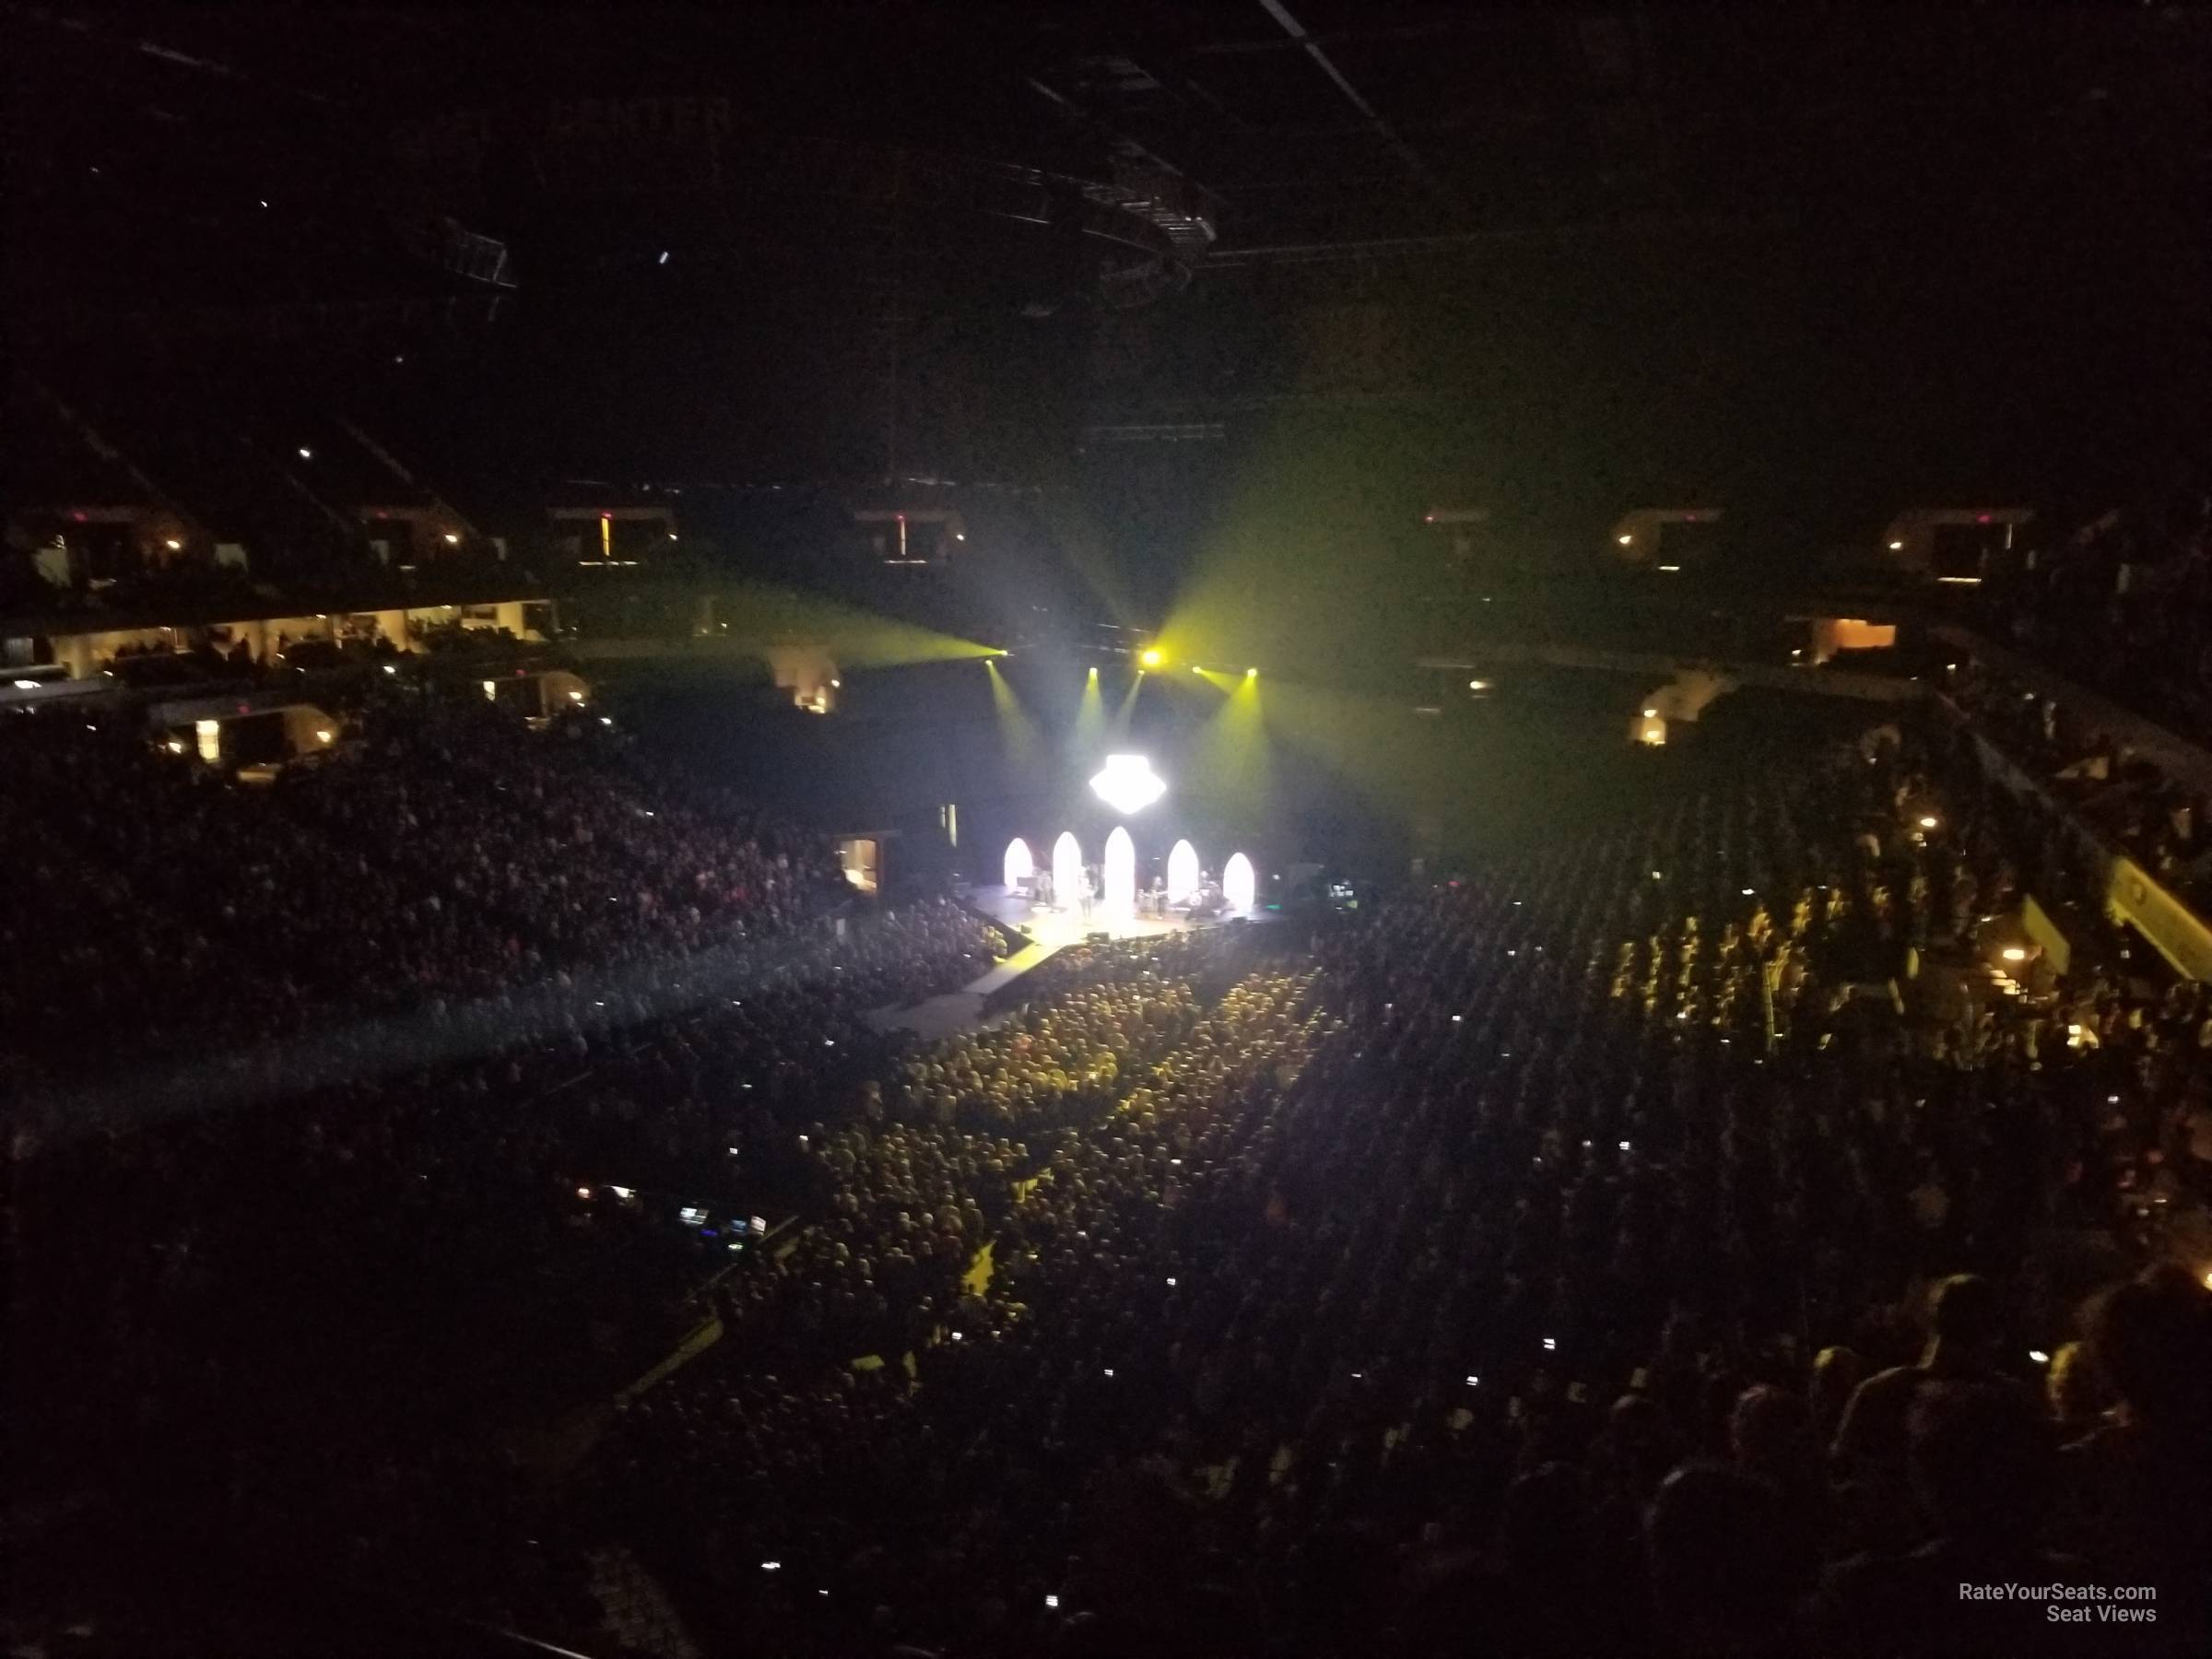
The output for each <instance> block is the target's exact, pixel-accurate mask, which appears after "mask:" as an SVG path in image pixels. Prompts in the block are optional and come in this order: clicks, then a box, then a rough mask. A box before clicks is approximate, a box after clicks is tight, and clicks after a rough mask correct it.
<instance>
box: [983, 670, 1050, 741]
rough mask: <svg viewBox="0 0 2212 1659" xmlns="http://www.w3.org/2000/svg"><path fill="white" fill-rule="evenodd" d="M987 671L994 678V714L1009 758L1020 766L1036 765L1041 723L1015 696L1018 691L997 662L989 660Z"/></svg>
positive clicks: (992, 693) (992, 710) (992, 707)
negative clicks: (1008, 682)
mask: <svg viewBox="0 0 2212 1659" xmlns="http://www.w3.org/2000/svg"><path fill="white" fill-rule="evenodd" d="M983 672H984V674H985V675H987V676H989V677H990V680H991V712H993V713H994V714H995V715H997V716H998V730H999V735H1000V736H1002V737H1004V738H1005V739H1006V756H1007V758H1008V759H1011V760H1012V761H1013V762H1014V763H1015V764H1016V765H1017V766H1024V767H1026V766H1030V765H1032V764H1033V763H1034V762H1035V761H1036V759H1037V747H1038V738H1037V723H1036V722H1035V721H1033V720H1031V719H1030V716H1029V712H1028V711H1027V710H1025V709H1024V708H1023V707H1022V706H1021V700H1020V699H1019V698H1018V697H1017V696H1015V695H1014V688H1013V687H1012V686H1010V685H1008V684H1007V683H1006V676H1005V675H1003V674H1001V673H1000V672H999V671H998V664H997V662H996V661H995V660H994V659H993V658H991V657H985V658H984V659H983Z"/></svg>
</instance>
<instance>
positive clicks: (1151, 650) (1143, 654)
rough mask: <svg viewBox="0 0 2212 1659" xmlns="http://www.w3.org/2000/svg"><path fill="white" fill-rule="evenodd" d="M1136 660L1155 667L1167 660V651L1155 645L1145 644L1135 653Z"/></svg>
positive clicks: (1148, 666)
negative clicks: (1143, 647)
mask: <svg viewBox="0 0 2212 1659" xmlns="http://www.w3.org/2000/svg"><path fill="white" fill-rule="evenodd" d="M1136 660H1137V662H1138V663H1139V664H1141V665H1143V666H1145V667H1147V668H1157V667H1159V665H1161V664H1162V663H1164V662H1166V661H1167V660H1168V656H1167V653H1166V652H1164V651H1162V650H1160V648H1159V646H1157V645H1147V647H1146V648H1145V649H1144V650H1142V651H1140V652H1138V653H1136Z"/></svg>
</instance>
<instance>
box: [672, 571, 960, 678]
mask: <svg viewBox="0 0 2212 1659" xmlns="http://www.w3.org/2000/svg"><path fill="white" fill-rule="evenodd" d="M712 618H713V624H712V628H711V629H710V630H709V633H710V637H712V638H714V639H718V640H723V641H727V642H728V643H729V644H730V645H732V646H734V647H737V648H740V649H744V648H764V647H767V646H771V645H786V646H788V645H797V646H806V647H813V648H818V649H820V650H822V651H826V652H827V653H829V654H830V657H831V658H832V659H834V660H835V661H836V662H837V663H839V664H840V665H843V666H845V667H850V668H891V667H898V666H901V665H906V664H909V663H945V662H959V661H961V660H963V659H965V658H971V657H990V656H999V655H1003V654H1004V653H1002V652H1000V651H999V650H998V649H997V648H996V647H995V646H991V645H983V644H979V643H977V642H976V641H973V640H962V639H958V638H955V637H954V636H953V635H951V634H944V633H938V632H936V631H935V630H934V629H927V628H922V627H918V626H917V625H915V624H913V623H912V622H902V621H900V620H898V619H897V618H891V617H880V616H877V615H875V614H874V613H872V612H869V611H865V610H862V609H860V608H859V607H858V606H851V605H844V604H841V603H840V602H838V601H836V600H833V599H824V598H820V597H818V596H817V595H815V594H802V593H800V592H798V591H797V590H795V589H793V588H786V587H778V586H774V585H772V584H770V583H765V582H723V583H717V584H716V585H715V588H714V590H713V610H712Z"/></svg>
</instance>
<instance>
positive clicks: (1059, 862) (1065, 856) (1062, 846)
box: [1053, 831, 1083, 910]
mask: <svg viewBox="0 0 2212 1659" xmlns="http://www.w3.org/2000/svg"><path fill="white" fill-rule="evenodd" d="M1082 890H1083V848H1082V845H1081V844H1080V843H1079V842H1078V841H1077V840H1076V838H1075V835H1074V833H1073V832H1072V831H1069V832H1065V833H1063V834H1062V836H1061V837H1060V839H1059V840H1058V841H1054V842H1053V902H1055V903H1056V904H1058V905H1059V906H1060V907H1061V908H1062V909H1064V910H1065V909H1066V908H1067V907H1068V906H1070V905H1072V904H1074V903H1075V902H1076V900H1077V897H1078V896H1079V895H1080V894H1081V892H1082Z"/></svg>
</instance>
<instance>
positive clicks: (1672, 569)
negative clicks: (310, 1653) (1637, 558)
mask: <svg viewBox="0 0 2212 1659" xmlns="http://www.w3.org/2000/svg"><path fill="white" fill-rule="evenodd" d="M1659 568H1660V569H1661V570H1663V571H1666V572H1667V573H1668V574H1670V575H1671V574H1673V573H1674V572H1676V571H1679V570H1681V568H1682V567H1681V566H1680V565H1661V566H1660V567H1659Z"/></svg>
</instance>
